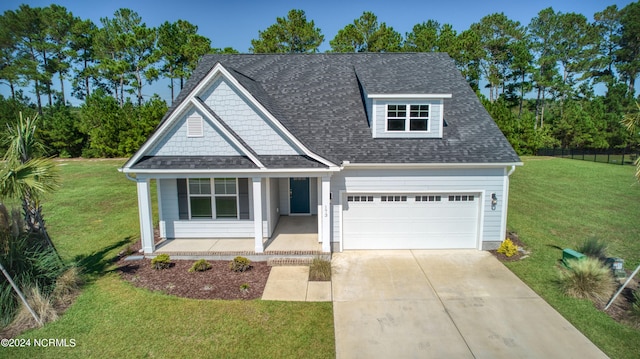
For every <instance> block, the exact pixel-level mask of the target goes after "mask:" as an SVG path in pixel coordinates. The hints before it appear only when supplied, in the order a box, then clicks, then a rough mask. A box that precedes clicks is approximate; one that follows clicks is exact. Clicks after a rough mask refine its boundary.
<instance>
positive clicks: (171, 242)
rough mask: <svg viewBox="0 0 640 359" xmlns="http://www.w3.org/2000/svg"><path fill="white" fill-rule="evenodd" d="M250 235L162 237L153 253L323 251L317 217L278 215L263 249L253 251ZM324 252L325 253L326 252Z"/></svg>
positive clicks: (211, 254)
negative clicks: (231, 236)
mask: <svg viewBox="0 0 640 359" xmlns="http://www.w3.org/2000/svg"><path fill="white" fill-rule="evenodd" d="M254 247H255V241H254V239H253V238H181V239H168V240H163V241H161V242H160V243H158V245H157V246H156V249H155V252H153V255H157V254H162V253H166V254H169V255H170V256H172V257H185V258H186V257H194V258H196V257H197V258H198V259H199V258H218V257H225V258H226V257H231V256H238V255H242V256H252V257H253V256H266V257H270V256H282V255H287V256H309V255H320V254H323V250H322V243H319V242H318V218H317V216H315V215H310V216H280V218H279V220H278V224H277V226H276V228H275V231H274V233H273V235H272V236H271V238H269V239H263V247H264V251H263V252H261V253H258V252H256V251H255V248H254ZM325 254H326V253H325Z"/></svg>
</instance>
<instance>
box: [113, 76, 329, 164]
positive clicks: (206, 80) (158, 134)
mask: <svg viewBox="0 0 640 359" xmlns="http://www.w3.org/2000/svg"><path fill="white" fill-rule="evenodd" d="M219 74H220V75H222V76H224V78H225V79H226V80H228V81H229V82H231V83H232V84H233V85H234V86H235V87H236V88H237V89H238V90H239V91H240V92H241V93H242V94H243V95H244V96H246V98H248V99H249V101H251V103H252V104H253V105H254V106H256V107H257V108H258V109H259V110H260V111H261V112H262V113H263V114H264V115H265V116H266V117H267V118H268V120H269V121H271V123H272V124H273V125H274V126H276V127H277V128H278V129H279V130H280V131H282V133H283V134H284V135H285V136H286V137H287V138H288V139H289V140H290V141H291V142H292V143H293V144H294V145H296V146H298V148H299V149H300V150H301V151H302V152H304V154H305V155H307V156H309V157H311V158H313V159H314V160H316V161H318V162H320V163H322V164H324V165H326V166H329V167H332V166H336V165H335V164H334V163H331V162H330V161H328V160H326V159H324V158H322V157H320V156H318V155H316V154H315V153H313V152H311V151H310V150H309V149H308V148H306V147H305V146H304V145H303V144H302V143H301V142H300V141H298V139H297V138H296V137H295V136H293V134H291V133H290V132H289V131H288V130H287V129H286V128H285V127H284V126H283V125H282V124H281V123H280V121H278V120H277V119H276V118H275V117H274V116H273V115H272V114H271V113H270V112H269V111H267V109H266V108H264V106H262V104H260V102H258V101H257V100H256V99H255V98H254V97H253V95H251V93H249V91H247V89H246V88H244V86H242V85H241V84H240V83H239V82H238V81H237V80H236V79H235V78H234V77H233V76H232V75H231V73H229V71H227V69H225V68H224V66H222V65H221V64H220V63H217V64H216V65H215V66H214V67H213V68H212V69H211V71H209V73H208V74H207V75H206V76H205V77H204V78H203V79H202V80H201V81H200V83H198V85H196V87H194V89H193V90H191V92H190V93H189V94H188V95H187V96H186V97H185V99H184V100H183V101H182V103H180V104H179V105H178V106H177V107H176V109H175V110H174V111H173V112H172V113H171V115H170V116H169V118H167V120H166V121H164V123H163V124H162V126H161V127H160V128H159V129H158V130H157V131H156V132H155V133H154V134H153V135H152V136H151V138H149V139H148V140H147V141H146V142H145V143H144V145H143V146H142V147H141V148H140V149H139V150H138V151H136V153H135V154H134V155H133V156H132V157H131V158H130V159H129V160H128V161H127V162H126V163H125V164H124V166H123V168H130V167H131V165H132V164H134V163H136V162H138V160H140V158H141V157H142V155H143V154H144V153H145V152H147V151H148V150H149V149H150V147H151V146H153V145H154V144H155V143H156V142H157V141H158V139H159V138H160V137H161V136H162V135H163V134H164V133H165V132H166V130H167V129H168V128H170V127H171V126H172V125H173V123H174V122H175V121H176V118H178V117H180V115H181V114H182V113H184V111H185V110H187V109H188V106H190V105H191V103H192V100H193V99H194V97H195V96H197V95H198V94H199V93H201V92H202V91H203V90H204V89H205V88H206V87H207V86H209V84H210V83H211V82H212V81H213V80H214V79H215V78H216V76H217V75H219Z"/></svg>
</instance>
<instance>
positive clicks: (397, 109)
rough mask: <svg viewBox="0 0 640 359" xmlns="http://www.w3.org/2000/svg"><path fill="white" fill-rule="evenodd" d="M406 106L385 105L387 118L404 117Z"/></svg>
mask: <svg viewBox="0 0 640 359" xmlns="http://www.w3.org/2000/svg"><path fill="white" fill-rule="evenodd" d="M406 116H407V106H406V105H387V117H406Z"/></svg>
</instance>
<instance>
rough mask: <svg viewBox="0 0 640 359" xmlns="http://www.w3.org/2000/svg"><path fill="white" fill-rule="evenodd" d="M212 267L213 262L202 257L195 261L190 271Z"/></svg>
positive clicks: (202, 270)
mask: <svg viewBox="0 0 640 359" xmlns="http://www.w3.org/2000/svg"><path fill="white" fill-rule="evenodd" d="M209 269H211V263H209V262H207V261H206V260H204V259H200V260H198V261H196V262H195V263H193V265H192V266H191V268H189V272H191V273H193V272H204V271H206V270H209Z"/></svg>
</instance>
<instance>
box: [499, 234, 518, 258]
mask: <svg viewBox="0 0 640 359" xmlns="http://www.w3.org/2000/svg"><path fill="white" fill-rule="evenodd" d="M498 253H502V254H504V255H505V256H507V257H513V256H514V255H516V253H518V246H516V245H515V244H513V242H512V241H511V240H510V239H509V238H507V239H505V240H504V242H502V244H500V247H499V248H498Z"/></svg>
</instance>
